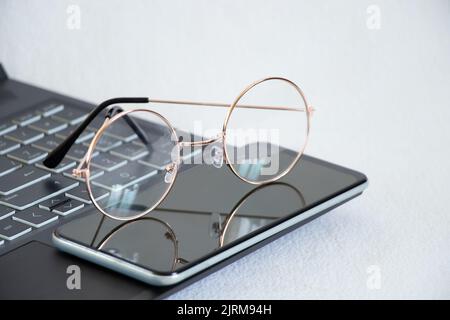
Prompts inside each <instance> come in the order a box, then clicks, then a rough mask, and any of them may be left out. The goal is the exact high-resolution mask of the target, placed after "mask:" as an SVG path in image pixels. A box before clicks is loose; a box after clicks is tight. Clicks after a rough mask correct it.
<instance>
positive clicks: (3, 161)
mask: <svg viewBox="0 0 450 320" xmlns="http://www.w3.org/2000/svg"><path fill="white" fill-rule="evenodd" d="M20 167H22V164H21V163H20V162H17V161H14V160H11V159H8V158H5V157H0V177H1V176H4V175H5V174H8V173H10V172H13V171H14V170H17V169H19V168H20Z"/></svg>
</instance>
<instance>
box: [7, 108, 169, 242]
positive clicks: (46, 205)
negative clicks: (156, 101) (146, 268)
mask: <svg viewBox="0 0 450 320" xmlns="http://www.w3.org/2000/svg"><path fill="white" fill-rule="evenodd" d="M86 116H87V112H86V111H82V110H81V109H78V108H75V107H72V106H69V105H67V104H66V105H65V104H63V103H57V102H48V103H46V104H41V105H40V106H39V108H37V109H36V110H34V111H33V110H31V111H27V112H26V113H24V114H20V115H18V116H16V117H14V118H13V119H12V120H10V121H4V122H3V123H0V249H2V248H4V247H5V246H7V245H8V244H10V243H12V242H13V241H15V240H17V239H20V238H21V237H23V236H24V235H29V234H30V233H31V232H37V231H39V230H40V229H41V228H42V227H44V226H47V225H49V224H52V223H57V222H61V221H62V219H63V218H64V217H65V216H71V215H74V214H76V213H77V212H81V211H82V210H81V209H83V208H86V207H88V206H91V205H92V202H91V200H90V198H89V195H88V193H87V189H86V186H85V183H84V181H83V180H80V179H79V178H76V177H74V176H72V169H73V168H75V167H76V166H77V165H78V162H79V161H80V160H81V159H82V157H83V156H84V155H85V153H86V150H87V148H88V145H89V143H90V141H91V139H92V138H93V136H94V135H95V131H96V129H97V128H98V126H99V125H100V124H101V122H102V121H101V119H98V121H95V124H94V125H91V126H90V127H89V128H88V129H87V130H86V131H85V132H83V134H82V135H81V136H80V137H79V139H78V140H77V141H76V144H75V145H74V146H72V148H71V149H70V151H69V152H68V154H67V156H66V157H65V158H64V160H63V161H62V162H61V164H60V165H58V166H57V167H56V168H52V169H50V168H47V167H45V166H44V165H43V164H42V161H43V159H45V157H46V156H47V154H48V153H49V152H50V151H51V150H53V149H54V148H55V147H56V146H58V145H59V144H60V143H61V142H62V141H63V139H65V138H66V137H67V136H68V135H69V134H70V133H71V132H72V131H73V130H75V128H76V127H77V125H78V124H79V123H80V122H81V121H83V120H84V119H85V117H86ZM96 120H97V119H96ZM96 125H97V127H96ZM120 129H121V128H118V129H117V130H116V131H114V132H111V133H110V136H109V138H108V139H102V145H98V146H97V148H96V149H97V150H99V152H97V153H96V154H95V155H94V156H93V158H92V165H93V167H95V168H92V169H91V177H92V178H99V181H98V185H99V186H100V187H98V188H99V189H98V190H97V191H96V192H94V194H95V195H96V196H98V198H97V200H100V199H101V198H103V197H107V196H108V195H109V192H108V190H107V189H104V188H101V186H102V185H103V184H105V185H107V184H108V181H109V179H111V177H114V176H115V175H116V174H117V171H116V170H117V169H119V168H121V167H123V166H124V165H132V166H133V165H134V166H137V167H139V170H140V171H142V172H144V173H145V174H149V175H150V174H152V171H154V173H156V171H155V170H156V169H155V168H161V167H162V164H161V163H159V162H158V157H157V154H154V155H152V157H149V155H148V152H147V151H145V150H144V151H143V150H142V148H140V146H139V144H137V143H136V141H135V140H137V136H136V134H135V133H134V132H133V131H132V130H130V128H129V127H126V126H124V127H123V130H120ZM153 159H154V160H153ZM153 162H154V163H153ZM94 180H95V179H94ZM94 188H96V187H94Z"/></svg>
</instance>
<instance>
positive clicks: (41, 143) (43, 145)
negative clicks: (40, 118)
mask: <svg viewBox="0 0 450 320" xmlns="http://www.w3.org/2000/svg"><path fill="white" fill-rule="evenodd" d="M61 142H63V139H60V138H58V137H55V136H46V137H44V138H42V139H41V140H38V141H36V142H33V143H32V146H33V147H36V148H39V149H41V150H44V151H48V152H50V151H52V150H53V149H55V148H56V147H57V146H59V145H60V144H61Z"/></svg>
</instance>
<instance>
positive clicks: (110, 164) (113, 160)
mask: <svg viewBox="0 0 450 320" xmlns="http://www.w3.org/2000/svg"><path fill="white" fill-rule="evenodd" d="M91 164H92V166H94V167H97V168H100V169H103V170H106V171H113V170H116V169H117V168H120V167H122V166H124V165H126V164H127V160H125V159H122V158H119V157H117V156H115V155H112V154H107V153H101V154H99V155H98V156H96V157H95V158H93V159H92V160H91Z"/></svg>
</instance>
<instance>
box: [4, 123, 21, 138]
mask: <svg viewBox="0 0 450 320" xmlns="http://www.w3.org/2000/svg"><path fill="white" fill-rule="evenodd" d="M16 129H17V124H15V123H12V122H4V123H2V124H0V136H2V135H4V134H6V133H8V132H11V131H13V130H16Z"/></svg>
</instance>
